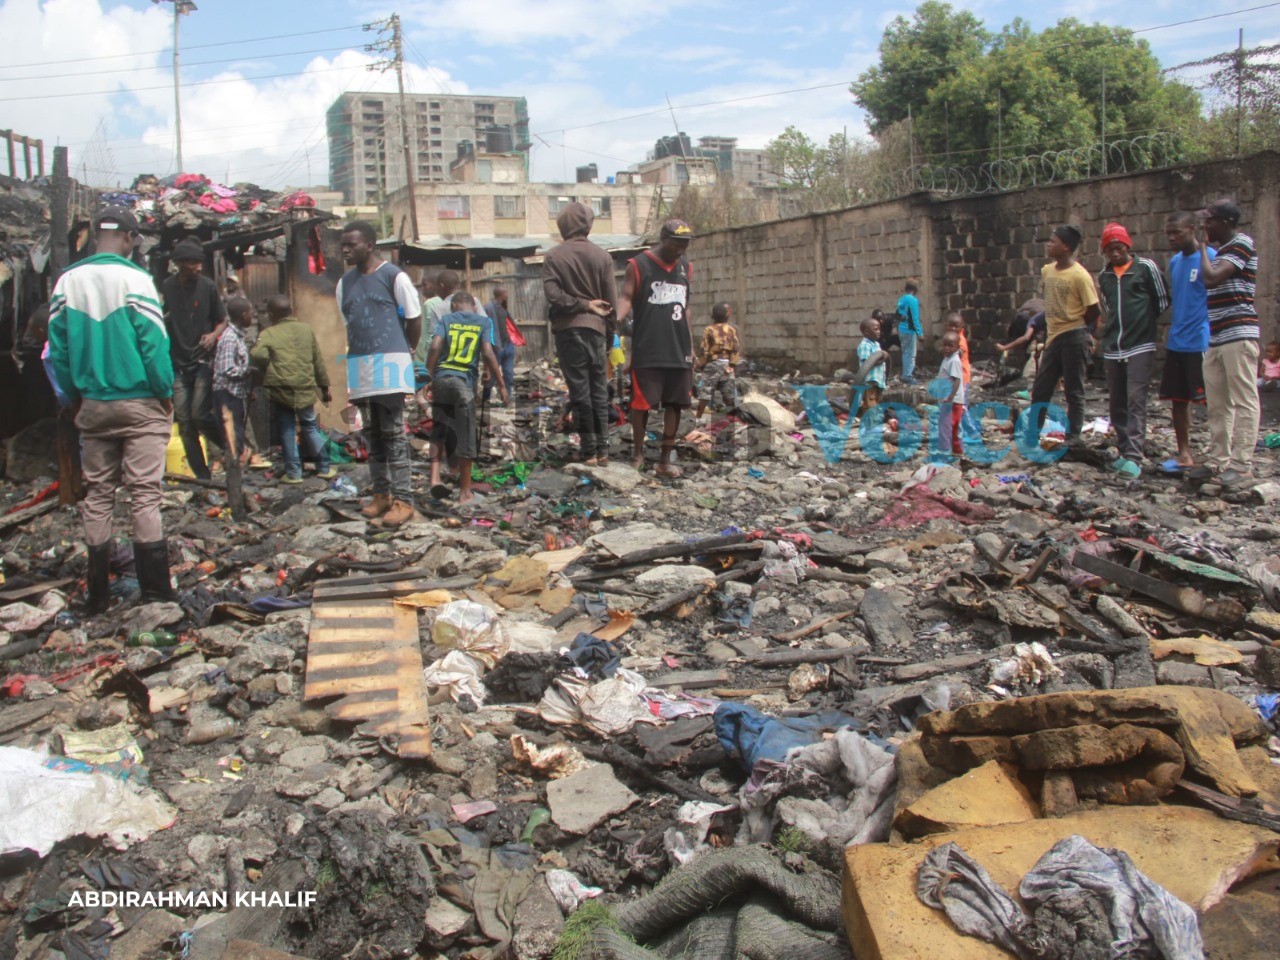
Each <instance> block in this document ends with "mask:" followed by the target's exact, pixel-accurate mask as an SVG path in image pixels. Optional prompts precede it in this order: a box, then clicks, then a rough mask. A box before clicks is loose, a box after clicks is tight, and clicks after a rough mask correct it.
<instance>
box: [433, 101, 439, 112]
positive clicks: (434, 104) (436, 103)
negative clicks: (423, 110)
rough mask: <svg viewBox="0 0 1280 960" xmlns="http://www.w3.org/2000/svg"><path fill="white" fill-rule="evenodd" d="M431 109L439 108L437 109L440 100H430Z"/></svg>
mask: <svg viewBox="0 0 1280 960" xmlns="http://www.w3.org/2000/svg"><path fill="white" fill-rule="evenodd" d="M431 109H432V110H439V109H440V101H439V100H432V101H431Z"/></svg>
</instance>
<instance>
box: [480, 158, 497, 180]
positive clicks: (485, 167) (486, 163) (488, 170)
mask: <svg viewBox="0 0 1280 960" xmlns="http://www.w3.org/2000/svg"><path fill="white" fill-rule="evenodd" d="M476 182H477V183H493V161H492V160H477V161H476Z"/></svg>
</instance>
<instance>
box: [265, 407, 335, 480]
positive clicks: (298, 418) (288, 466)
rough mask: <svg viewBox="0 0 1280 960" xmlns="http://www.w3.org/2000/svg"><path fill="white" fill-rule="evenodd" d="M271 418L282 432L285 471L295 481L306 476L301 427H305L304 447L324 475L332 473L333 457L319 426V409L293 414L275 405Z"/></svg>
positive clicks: (291, 411) (294, 411)
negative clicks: (330, 462) (330, 466)
mask: <svg viewBox="0 0 1280 960" xmlns="http://www.w3.org/2000/svg"><path fill="white" fill-rule="evenodd" d="M271 415H272V416H273V417H275V420H276V425H277V426H278V427H279V428H280V449H281V451H282V452H283V454H284V471H285V473H287V474H288V475H289V476H291V477H300V476H302V457H301V456H300V455H299V453H298V427H299V426H301V427H302V443H303V446H304V447H306V448H308V449H306V454H307V456H309V457H315V458H316V469H317V470H319V471H320V472H321V473H324V472H325V471H327V470H328V469H329V454H328V453H326V452H325V439H326V438H325V435H324V433H323V431H321V429H320V425H319V424H318V423H316V408H315V407H314V406H311V407H304V408H303V409H301V410H293V409H291V408H289V407H282V406H280V405H279V404H278V403H273V404H271Z"/></svg>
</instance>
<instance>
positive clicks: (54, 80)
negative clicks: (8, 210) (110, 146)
mask: <svg viewBox="0 0 1280 960" xmlns="http://www.w3.org/2000/svg"><path fill="white" fill-rule="evenodd" d="M170 29H171V20H170V19H169V18H166V17H165V15H164V12H163V11H162V10H160V9H159V8H158V7H157V8H154V9H152V8H148V9H145V10H141V11H138V10H133V9H130V8H128V7H124V6H117V7H114V8H112V9H111V10H109V11H104V10H103V9H102V5H101V4H100V3H99V2H98V0H48V2H46V3H44V4H41V3H39V2H38V0H5V2H4V3H3V5H2V6H0V37H3V38H4V40H5V50H6V57H5V60H6V64H5V66H4V68H3V69H2V70H0V75H3V77H5V78H6V79H5V80H4V81H3V82H0V114H3V116H4V125H5V126H6V127H12V128H13V130H14V131H15V132H17V133H22V134H25V135H27V136H30V137H36V138H39V139H43V140H44V142H45V163H46V165H48V164H50V163H51V154H52V149H51V148H52V145H54V144H56V143H59V142H61V143H64V144H73V145H75V146H73V147H72V149H71V153H72V161H73V165H74V163H75V159H76V156H75V155H76V151H77V147H79V146H82V145H83V144H85V143H86V142H87V141H88V140H89V139H90V137H91V136H92V135H93V133H94V131H95V129H97V127H98V124H99V122H100V121H103V122H105V124H106V129H107V135H108V136H113V135H115V134H116V133H117V132H118V129H119V127H118V122H119V118H118V117H117V116H116V111H115V107H114V103H115V100H114V99H113V98H114V95H116V94H118V93H120V92H121V91H127V90H131V89H136V88H138V87H146V86H153V85H158V84H163V83H164V82H165V81H166V79H167V73H166V71H164V70H163V69H160V66H161V64H162V61H163V60H164V59H165V57H164V56H163V55H162V54H161V53H158V52H157V51H161V50H163V49H164V47H165V46H166V45H167V44H168V42H169V41H168V38H169V30H170ZM116 54H120V55H121V56H115V55H116ZM107 55H111V57H110V59H105V57H106V56H107ZM51 61H57V62H51ZM40 64H44V65H43V66H41V65H40ZM108 71H110V72H108ZM37 77H39V78H41V79H34V78H37ZM11 78H32V79H11ZM6 172H7V171H6Z"/></svg>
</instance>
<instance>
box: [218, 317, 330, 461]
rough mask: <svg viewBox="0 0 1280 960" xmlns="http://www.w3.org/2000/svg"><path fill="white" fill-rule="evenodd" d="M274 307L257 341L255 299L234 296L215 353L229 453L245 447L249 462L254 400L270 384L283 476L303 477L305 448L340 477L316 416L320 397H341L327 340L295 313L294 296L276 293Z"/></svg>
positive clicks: (326, 399)
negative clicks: (335, 391)
mask: <svg viewBox="0 0 1280 960" xmlns="http://www.w3.org/2000/svg"><path fill="white" fill-rule="evenodd" d="M266 306H267V319H268V325H267V326H266V327H264V328H263V330H262V332H261V333H260V334H259V336H258V339H257V342H256V343H253V344H250V343H249V340H248V336H247V332H248V330H249V328H250V327H251V326H253V322H254V317H255V311H254V309H253V304H252V303H250V302H249V301H248V300H247V299H245V298H244V297H236V298H233V299H232V300H231V301H230V302H229V303H228V304H227V319H228V321H229V322H228V324H227V328H226V329H225V330H224V331H223V333H222V336H221V337H219V338H218V346H217V350H216V352H215V353H214V360H213V400H214V408H215V410H216V411H217V415H218V420H219V423H221V424H223V426H224V430H225V433H226V436H227V441H228V456H232V455H235V454H238V455H239V458H240V462H241V464H242V465H243V464H246V463H248V461H249V456H250V453H249V450H248V445H247V436H248V434H247V430H246V423H247V420H248V411H249V404H250V402H251V401H252V400H253V399H254V398H255V391H256V389H257V388H258V387H263V388H265V390H266V393H267V400H268V402H269V404H270V409H271V422H272V423H273V424H274V425H275V426H276V428H277V429H278V431H279V436H280V451H281V459H282V460H283V461H284V470H283V472H282V473H281V476H280V482H281V483H288V484H296V483H301V482H302V457H303V455H304V454H305V455H306V456H307V457H309V458H312V459H314V460H315V462H316V476H317V477H319V478H320V479H322V480H330V479H333V478H334V477H336V476H337V471H336V470H334V469H333V465H332V463H331V461H330V457H329V453H328V449H327V447H328V442H327V441H328V438H327V437H326V436H325V434H324V431H322V430H321V429H320V425H319V423H318V422H317V420H316V406H315V405H316V401H317V399H318V400H321V401H323V402H324V403H325V404H326V405H327V404H329V403H331V402H332V401H333V395H332V394H331V392H330V390H329V372H328V370H327V369H326V368H325V363H324V357H323V356H322V355H321V353H320V344H319V342H318V341H317V340H316V335H315V333H314V332H313V331H312V329H311V327H310V326H308V325H307V324H306V323H304V322H303V321H301V320H300V319H298V318H297V317H295V316H294V315H293V308H292V305H291V304H290V302H289V298H288V297H287V296H284V295H283V294H276V295H274V296H271V297H268V298H267V304H266ZM299 433H301V436H302V447H303V449H302V450H301V451H300V450H299V447H298V435H299ZM233 438H234V443H232V442H231V441H232V440H233Z"/></svg>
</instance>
